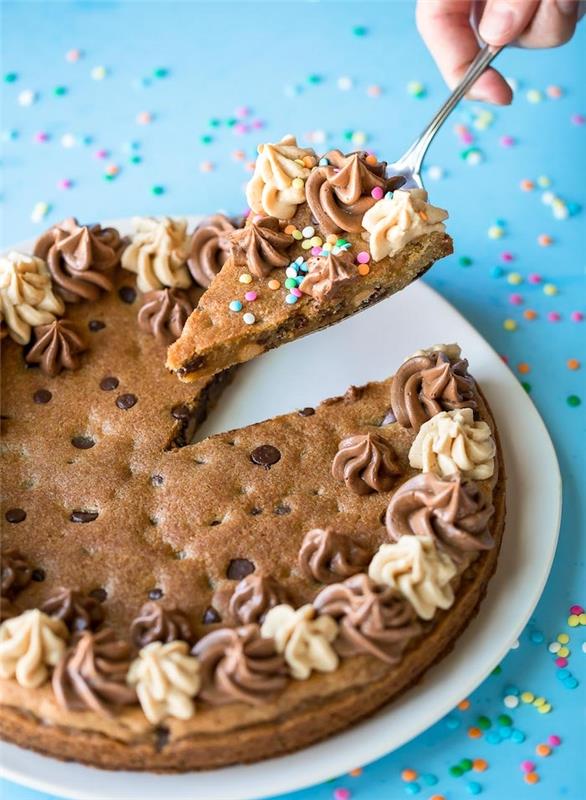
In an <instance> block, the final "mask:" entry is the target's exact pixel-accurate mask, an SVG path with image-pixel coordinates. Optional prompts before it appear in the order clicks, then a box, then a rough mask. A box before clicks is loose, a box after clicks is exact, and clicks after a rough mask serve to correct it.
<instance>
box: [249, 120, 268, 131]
mask: <svg viewBox="0 0 586 800" xmlns="http://www.w3.org/2000/svg"><path fill="white" fill-rule="evenodd" d="M250 124H251V126H252V127H253V128H254V130H255V131H259V130H260V129H261V128H264V126H265V124H264V122H263V121H262V119H253V120H252V122H251V123H250Z"/></svg>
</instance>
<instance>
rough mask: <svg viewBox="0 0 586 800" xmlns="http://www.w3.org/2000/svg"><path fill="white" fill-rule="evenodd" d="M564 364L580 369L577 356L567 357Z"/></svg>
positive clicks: (570, 367)
mask: <svg viewBox="0 0 586 800" xmlns="http://www.w3.org/2000/svg"><path fill="white" fill-rule="evenodd" d="M566 366H567V368H568V369H580V362H579V361H578V359H577V358H568V360H567V361H566Z"/></svg>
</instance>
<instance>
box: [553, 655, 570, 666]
mask: <svg viewBox="0 0 586 800" xmlns="http://www.w3.org/2000/svg"><path fill="white" fill-rule="evenodd" d="M554 664H555V665H556V667H567V666H568V659H567V658H562V657H561V656H560V658H556V660H555V661H554Z"/></svg>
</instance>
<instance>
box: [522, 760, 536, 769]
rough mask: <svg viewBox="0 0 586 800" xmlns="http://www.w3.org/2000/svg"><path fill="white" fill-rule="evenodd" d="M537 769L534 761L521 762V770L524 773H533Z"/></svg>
mask: <svg viewBox="0 0 586 800" xmlns="http://www.w3.org/2000/svg"><path fill="white" fill-rule="evenodd" d="M535 768H536V765H535V762H534V761H521V769H522V770H523V772H533V770H534V769H535Z"/></svg>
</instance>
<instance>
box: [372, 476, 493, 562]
mask: <svg viewBox="0 0 586 800" xmlns="http://www.w3.org/2000/svg"><path fill="white" fill-rule="evenodd" d="M493 514H494V506H493V505H492V504H491V503H490V502H488V501H487V500H486V499H485V498H484V496H483V495H482V493H481V492H480V490H479V488H478V486H477V485H476V484H475V483H474V482H472V481H462V479H461V477H460V475H455V476H452V477H451V478H439V477H438V476H437V475H434V474H433V473H432V472H426V473H423V474H422V475H415V477H413V478H411V479H410V480H408V481H406V482H405V483H404V484H403V485H402V486H401V487H400V488H399V489H398V490H397V492H395V494H394V495H393V497H392V499H391V502H390V503H389V507H388V509H387V514H386V526H387V531H388V534H389V536H390V538H391V539H392V540H393V541H395V542H397V541H399V539H400V538H401V537H402V536H406V535H415V536H427V537H432V538H433V539H435V541H436V544H437V545H438V547H439V548H440V549H443V550H445V551H446V552H447V553H448V555H450V556H451V558H453V559H454V561H456V562H457V561H458V560H461V558H462V556H465V555H467V554H470V553H475V552H478V551H479V550H490V548H491V547H493V546H494V542H493V539H492V536H491V535H490V531H489V529H488V524H489V522H490V519H491V517H492V516H493Z"/></svg>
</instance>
